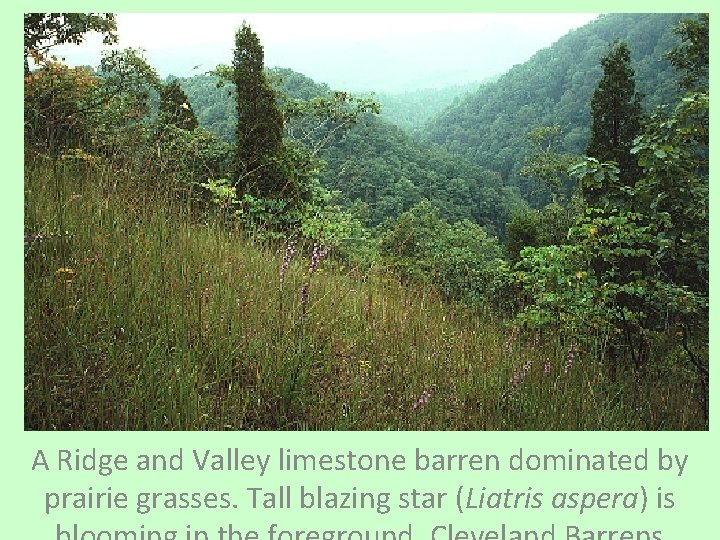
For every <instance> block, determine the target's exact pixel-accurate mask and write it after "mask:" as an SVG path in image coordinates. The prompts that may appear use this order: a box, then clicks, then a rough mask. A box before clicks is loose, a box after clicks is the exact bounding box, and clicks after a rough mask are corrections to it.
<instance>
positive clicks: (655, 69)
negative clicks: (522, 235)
mask: <svg viewBox="0 0 720 540" xmlns="http://www.w3.org/2000/svg"><path fill="white" fill-rule="evenodd" d="M688 17H692V15H684V14H652V15H648V14H610V15H603V16H601V17H599V18H598V19H597V20H595V21H593V22H591V23H589V24H587V25H585V26H583V27H581V28H578V29H576V30H573V31H571V32H570V33H568V34H567V35H565V36H564V37H562V38H561V39H559V40H558V41H557V42H556V43H555V44H554V45H552V46H551V47H548V48H546V49H543V50H541V51H539V52H538V53H536V54H535V55H534V56H533V57H532V58H531V59H530V60H528V61H527V62H525V63H524V64H520V65H516V66H515V67H513V68H512V69H510V70H509V71H508V72H507V73H506V74H504V75H503V76H501V77H500V78H499V79H498V80H497V81H495V82H492V83H489V84H485V85H483V86H481V87H480V88H479V89H478V90H477V91H476V92H475V93H472V94H470V95H468V96H467V97H466V98H465V99H464V100H463V101H461V102H460V103H457V104H454V105H451V106H450V107H448V108H447V109H446V110H445V111H443V112H442V113H441V114H439V115H438V116H437V117H436V118H434V119H433V120H432V121H430V122H429V123H428V125H427V126H426V127H427V129H426V130H425V133H426V136H427V139H428V140H430V141H433V142H436V143H439V144H442V145H443V146H445V147H446V148H447V149H448V150H450V151H452V152H454V153H457V154H460V155H463V156H465V157H467V158H469V159H471V160H473V161H474V162H475V163H477V164H479V165H482V166H484V167H487V168H489V169H491V170H493V171H496V172H499V173H500V174H501V176H502V178H503V180H504V181H505V182H506V183H508V184H510V185H518V186H521V188H524V184H525V183H526V182H525V180H524V179H523V178H521V177H520V175H519V170H520V168H521V167H522V166H523V157H524V156H525V155H527V154H528V153H529V152H530V148H529V145H528V142H527V138H526V136H527V133H528V132H529V131H530V130H532V129H534V128H536V127H540V126H550V125H556V124H557V125H559V126H560V127H561V129H562V134H563V135H562V138H561V145H560V147H559V148H558V150H565V151H568V152H575V153H578V154H583V153H584V152H585V146H586V145H587V141H588V138H589V134H590V98H591V97H592V93H593V91H594V90H595V87H596V86H597V83H598V81H599V79H600V77H601V74H602V69H601V67H600V64H599V59H600V57H602V56H603V55H604V54H605V53H606V52H607V50H608V45H609V44H610V43H611V42H613V41H614V40H622V41H625V42H627V44H628V46H629V48H630V51H631V53H632V63H633V68H634V70H635V77H636V85H637V86H636V87H637V90H638V91H639V92H641V93H643V94H645V95H646V98H645V100H644V104H645V108H646V110H648V109H652V108H654V107H655V106H656V105H659V104H664V103H669V102H672V101H673V98H674V97H675V96H676V92H677V90H676V88H677V87H676V84H675V81H676V79H677V73H676V72H675V71H674V70H673V69H672V67H671V66H670V64H669V62H668V61H667V60H665V59H664V58H663V55H664V54H665V53H666V52H667V51H668V50H670V49H671V48H672V47H674V46H675V45H677V41H678V38H677V36H676V35H674V34H673V33H672V29H673V27H674V26H675V25H676V23H677V22H678V21H679V20H680V19H683V18H688ZM521 191H522V192H523V194H526V190H525V189H521Z"/></svg>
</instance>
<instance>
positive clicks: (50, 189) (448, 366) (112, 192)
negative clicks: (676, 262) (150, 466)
mask: <svg viewBox="0 0 720 540" xmlns="http://www.w3.org/2000/svg"><path fill="white" fill-rule="evenodd" d="M153 182H157V179H148V178H143V177H142V175H131V174H127V173H122V172H118V171H113V170H112V169H111V168H110V167H105V166H102V165H92V164H88V163H86V162H82V161H74V162H69V161H68V160H58V161H55V162H53V161H51V160H49V159H48V158H45V157H43V156H42V155H33V156H30V157H28V158H27V159H26V175H25V216H26V224H25V226H26V253H25V334H26V336H25V422H26V427H27V428H28V429H101V430H105V429H133V430H135V429H146V430H154V429H172V430H176V429H178V430H180V429H181V430H198V429H207V430H221V429H247V430H250V429H344V430H356V429H363V430H368V429H372V430H389V429H392V430H395V429H435V430H464V429H470V430H496V429H499V430H514V429H527V430H549V429H613V430H619V429H702V428H703V427H704V426H703V423H702V415H701V413H700V407H699V405H698V400H697V399H694V398H693V393H694V392H696V388H695V383H694V379H693V377H692V374H691V373H689V372H686V371H685V370H684V369H683V368H682V367H681V366H682V363H681V362H677V363H674V362H671V361H670V362H666V363H664V364H663V367H662V369H661V368H659V367H652V366H649V367H647V368H646V369H645V370H644V371H628V372H625V373H620V375H619V377H618V378H617V379H616V380H614V381H610V380H609V379H608V378H607V375H606V370H605V369H604V368H603V366H602V365H601V364H600V363H599V362H598V361H597V358H598V356H599V355H598V354H597V353H598V351H596V350H595V348H594V345H593V342H592V341H590V342H588V343H570V342H568V341H567V340H565V339H564V338H562V337H561V336H537V337H535V336H524V335H520V334H518V333H517V332H514V331H513V330H512V328H511V326H510V325H509V324H508V323H506V322H505V321H503V320H502V319H501V318H498V317H497V316H495V315H492V314H491V313H490V312H487V313H483V312H480V311H478V310H469V309H466V308H463V307H461V306H458V305H452V304H447V303H444V302H442V301H440V299H439V298H438V297H437V296H436V295H435V294H434V293H433V292H432V291H429V290H424V289H417V288H408V287H403V286H401V285H400V284H399V283H398V281H397V280H396V279H395V278H394V277H393V276H392V275H390V274H388V273H387V272H385V271H383V270H382V269H375V270H372V271H370V272H366V273H360V272H358V271H357V269H346V268H344V267H342V265H341V264H340V262H335V261H333V260H332V258H330V260H325V261H322V262H320V264H319V265H318V267H317V269H316V270H315V271H313V272H312V273H311V272H309V267H310V260H309V257H310V254H311V248H312V246H310V245H305V246H298V249H297V252H296V254H295V257H294V258H293V260H292V261H291V262H290V264H289V266H288V268H287V272H286V273H285V274H284V275H283V279H282V280H281V279H280V269H281V267H282V264H283V256H284V246H268V245H264V244H262V243H259V242H257V241H255V240H253V239H252V238H248V237H246V236H245V235H244V234H243V232H242V231H240V230H238V229H237V228H235V227H234V226H233V225H232V223H228V222H227V220H225V219H222V218H221V217H217V218H215V217H208V215H207V214H202V213H198V212H197V211H196V210H194V209H193V208H191V206H190V205H188V204H187V203H185V202H183V200H182V199H181V198H178V197H175V196H174V195H173V192H172V190H169V189H167V188H166V186H160V185H158V186H154V187H153V186H152V183H153ZM304 285H307V288H306V290H307V296H306V299H307V304H306V305H303V303H304V302H305V300H304V299H302V298H301V296H300V290H301V288H303V286H304ZM571 346H573V347H577V353H576V355H575V357H574V358H572V360H573V361H572V366H568V365H567V364H569V362H568V358H567V357H568V350H569V348H570V347H571ZM566 367H567V369H566Z"/></svg>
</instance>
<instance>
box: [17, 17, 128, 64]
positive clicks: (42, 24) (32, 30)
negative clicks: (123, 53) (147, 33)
mask: <svg viewBox="0 0 720 540" xmlns="http://www.w3.org/2000/svg"><path fill="white" fill-rule="evenodd" d="M24 29H25V31H24V34H25V36H24V47H25V76H28V75H29V74H30V69H29V65H28V57H29V56H31V57H33V59H34V60H35V61H36V62H43V61H45V60H47V56H46V55H47V51H48V50H49V49H50V48H51V47H53V46H54V45H61V44H63V43H75V44H79V43H82V42H83V40H84V39H85V34H86V33H87V32H90V31H95V32H100V33H102V34H103V43H104V44H105V45H111V44H113V43H117V35H116V34H115V32H116V31H117V25H116V23H115V15H114V14H112V13H25V19H24Z"/></svg>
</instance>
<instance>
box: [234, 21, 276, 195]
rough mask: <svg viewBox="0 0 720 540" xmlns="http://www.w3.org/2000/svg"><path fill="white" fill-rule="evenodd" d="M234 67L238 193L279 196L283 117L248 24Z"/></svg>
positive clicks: (239, 39) (240, 32)
mask: <svg viewBox="0 0 720 540" xmlns="http://www.w3.org/2000/svg"><path fill="white" fill-rule="evenodd" d="M233 68H234V76H235V86H236V89H237V112H238V123H237V130H236V141H237V142H236V151H235V168H236V176H235V178H236V187H237V192H238V195H239V196H242V195H243V194H245V193H250V194H252V195H255V196H261V197H268V196H274V195H278V194H279V193H280V192H281V190H282V186H283V185H284V183H285V182H284V178H283V175H282V174H281V169H280V167H278V160H277V158H278V156H279V154H280V151H281V150H282V142H283V141H282V139H283V116H282V113H281V112H280V110H279V109H278V107H277V103H276V96H275V92H274V91H273V89H272V88H271V86H270V84H269V82H268V81H267V79H266V76H265V70H264V51H263V47H262V45H261V44H260V40H259V39H258V37H257V34H255V32H253V31H252V29H251V28H250V26H249V25H248V24H247V23H243V26H242V28H240V29H239V30H238V31H237V33H236V34H235V57H234V60H233Z"/></svg>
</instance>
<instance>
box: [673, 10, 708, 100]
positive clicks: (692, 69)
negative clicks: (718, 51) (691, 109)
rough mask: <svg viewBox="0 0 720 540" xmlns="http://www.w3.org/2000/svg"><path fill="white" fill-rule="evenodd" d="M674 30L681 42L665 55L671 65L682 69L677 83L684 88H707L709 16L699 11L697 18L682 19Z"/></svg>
mask: <svg viewBox="0 0 720 540" xmlns="http://www.w3.org/2000/svg"><path fill="white" fill-rule="evenodd" d="M674 32H675V33H676V34H677V35H678V36H680V39H681V40H682V43H681V44H680V45H678V46H677V47H675V48H673V49H672V50H671V51H669V52H668V53H667V54H666V55H665V56H666V58H667V59H668V60H670V62H671V63H672V65H673V66H674V67H675V68H676V69H677V70H680V71H684V74H683V76H682V77H681V79H680V81H679V84H680V86H681V87H682V88H684V89H685V90H707V89H708V69H709V66H710V16H709V14H707V13H701V14H700V15H699V16H698V17H697V19H683V20H681V21H680V22H679V23H678V25H677V26H676V28H675V30H674Z"/></svg>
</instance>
